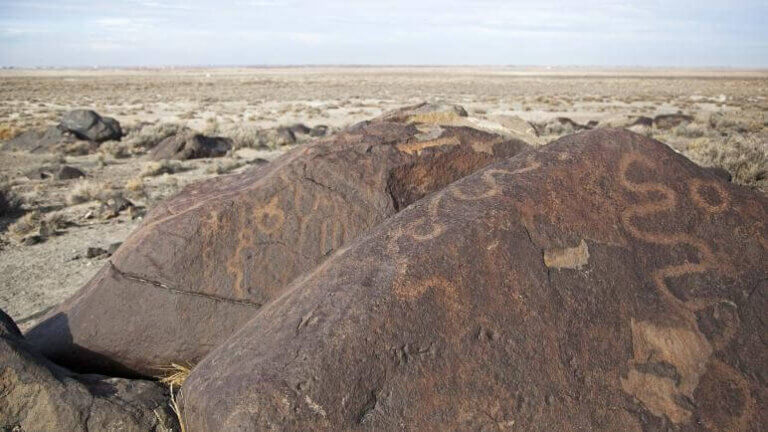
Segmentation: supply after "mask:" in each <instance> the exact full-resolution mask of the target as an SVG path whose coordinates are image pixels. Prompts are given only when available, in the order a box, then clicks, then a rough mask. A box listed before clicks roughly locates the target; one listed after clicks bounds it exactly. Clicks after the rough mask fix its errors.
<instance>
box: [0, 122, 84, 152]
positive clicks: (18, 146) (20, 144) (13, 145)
mask: <svg viewBox="0 0 768 432" xmlns="http://www.w3.org/2000/svg"><path fill="white" fill-rule="evenodd" d="M74 141H75V136H74V135H73V134H71V133H70V132H68V131H67V130H65V129H63V128H61V127H58V126H50V127H48V128H45V129H32V130H28V131H26V132H23V133H21V134H20V135H18V136H16V137H15V138H12V139H10V140H8V141H6V142H5V144H3V150H7V151H26V152H30V153H46V152H51V151H53V150H55V149H56V148H57V147H59V146H60V145H62V144H67V143H71V142H74Z"/></svg>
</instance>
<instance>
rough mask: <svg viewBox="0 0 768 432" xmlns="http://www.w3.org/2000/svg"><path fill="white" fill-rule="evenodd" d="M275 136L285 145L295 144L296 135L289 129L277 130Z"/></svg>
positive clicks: (281, 128)
mask: <svg viewBox="0 0 768 432" xmlns="http://www.w3.org/2000/svg"><path fill="white" fill-rule="evenodd" d="M277 136H278V137H279V138H280V139H281V140H282V142H283V143H285V144H295V143H296V134H294V133H293V131H292V130H291V129H289V128H285V127H279V128H277Z"/></svg>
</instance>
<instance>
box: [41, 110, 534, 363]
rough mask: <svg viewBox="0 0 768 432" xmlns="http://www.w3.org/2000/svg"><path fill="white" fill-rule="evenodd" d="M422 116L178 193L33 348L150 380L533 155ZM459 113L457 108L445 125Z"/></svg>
mask: <svg viewBox="0 0 768 432" xmlns="http://www.w3.org/2000/svg"><path fill="white" fill-rule="evenodd" d="M430 109H431V110H432V111H431V112H432V113H433V114H434V115H433V116H432V117H427V118H421V119H416V120H414V119H413V118H412V116H413V115H415V114H414V112H415V113H417V114H419V115H421V114H424V113H425V112H426V110H425V109H424V107H423V105H419V106H417V107H414V108H413V109H412V111H413V112H409V111H408V109H405V110H398V111H397V116H399V117H397V119H396V120H391V118H392V117H388V116H385V117H383V118H379V119H375V120H373V121H370V122H367V123H366V124H364V125H362V126H360V127H358V128H356V129H354V130H350V131H347V132H342V133H339V134H337V135H334V136H333V137H332V138H329V139H326V140H319V141H317V142H315V143H313V144H309V145H308V146H306V147H302V148H297V149H294V150H293V151H291V152H289V153H287V154H285V155H284V156H282V157H280V158H279V159H277V160H275V161H274V162H272V163H270V164H268V165H261V166H257V167H254V168H251V170H249V171H246V172H244V173H242V174H235V175H228V176H222V177H218V178H215V179H211V180H208V181H204V182H201V183H198V184H195V185H191V186H189V187H187V188H185V189H184V190H183V191H182V192H181V193H180V194H178V195H177V196H175V197H173V198H171V199H169V200H167V201H165V202H164V203H162V204H160V205H158V206H157V207H155V208H154V209H153V211H152V212H151V213H150V214H149V215H147V217H146V218H145V220H144V222H143V224H142V225H141V227H140V228H139V229H138V230H137V231H136V232H135V233H134V234H133V235H132V236H130V237H129V238H128V239H127V240H126V241H125V242H124V243H123V245H122V246H121V247H120V249H119V250H117V251H116V253H115V254H114V255H113V256H112V258H111V259H110V261H109V263H108V264H107V265H106V266H105V267H104V268H102V269H101V270H100V271H99V273H97V275H96V276H95V277H94V278H93V279H92V280H91V281H90V282H89V283H88V284H87V285H86V286H85V287H83V288H82V289H81V290H80V291H79V292H78V293H77V294H76V295H75V296H73V297H72V298H71V299H69V300H68V301H67V302H65V303H64V304H63V305H62V306H60V307H59V308H58V309H56V310H54V311H53V312H51V313H50V314H49V315H48V317H47V319H46V320H45V321H44V322H42V323H41V324H39V325H38V326H37V327H35V328H34V329H32V330H31V331H30V333H29V334H28V337H29V338H30V340H31V341H33V343H35V345H36V346H38V347H39V348H40V349H41V350H43V351H44V352H45V354H46V355H48V356H50V357H51V358H53V359H55V360H56V361H58V362H60V363H62V364H65V365H68V366H70V367H73V368H80V369H87V370H101V371H110V372H113V373H136V372H138V373H142V374H148V375H152V374H156V373H157V369H156V368H157V367H158V366H163V365H168V364H170V363H171V362H176V363H180V362H192V363H194V362H196V361H198V360H199V359H200V358H202V356H203V355H205V354H206V353H207V352H208V351H210V350H211V349H212V348H213V347H215V346H216V345H218V344H219V343H220V342H221V341H223V339H224V338H225V337H226V336H227V335H230V334H232V333H233V332H234V331H235V330H237V329H238V328H239V327H240V325H241V324H242V323H244V322H245V321H247V320H248V319H249V318H250V317H252V316H253V315H254V314H255V313H256V312H257V311H258V310H259V309H260V308H261V306H262V305H264V304H266V303H268V302H269V301H270V300H272V299H274V298H276V297H278V296H280V295H281V294H282V293H283V291H284V289H285V287H286V286H287V285H288V284H289V283H290V282H291V281H293V280H294V279H296V278H297V277H299V276H300V275H301V274H303V273H305V272H307V271H309V270H311V269H312V268H314V267H315V266H317V265H318V264H319V263H321V262H322V261H324V260H325V258H326V257H327V256H328V255H329V254H331V253H332V252H333V251H334V250H335V249H338V248H339V247H342V246H343V245H345V244H347V243H348V242H349V241H351V240H353V239H354V238H356V237H357V236H359V235H360V234H362V233H363V232H365V231H366V230H368V229H370V228H371V227H374V226H376V225H377V224H379V223H381V222H382V221H383V220H385V219H386V218H388V217H390V216H392V215H393V214H395V213H396V212H397V211H399V210H400V209H402V208H404V207H406V206H407V205H409V204H410V203H412V202H414V201H416V200H418V199H420V198H422V197H423V196H425V195H427V194H429V193H431V192H433V191H435V190H438V189H440V188H441V187H443V186H444V185H446V184H449V183H451V182H452V181H454V180H456V179H459V178H461V177H463V176H465V175H467V174H469V173H471V172H473V171H475V170H477V169H479V168H481V167H483V166H486V165H488V164H490V163H492V162H494V161H498V160H501V159H504V158H506V157H509V156H512V155H515V154H517V153H519V152H520V151H522V150H524V149H525V148H527V147H528V146H527V145H526V144H525V143H523V142H521V141H519V140H507V139H504V138H503V137H501V136H499V135H496V134H490V133H487V132H482V131H478V130H475V129H470V128H467V127H454V126H441V122H442V119H443V116H442V115H440V114H439V112H440V111H438V110H439V109H441V108H439V107H432V108H430ZM444 112H450V113H454V112H456V111H455V109H454V108H453V107H448V108H446V111H444Z"/></svg>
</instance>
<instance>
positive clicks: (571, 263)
mask: <svg viewBox="0 0 768 432" xmlns="http://www.w3.org/2000/svg"><path fill="white" fill-rule="evenodd" d="M588 262H589V248H588V247H587V242H585V241H584V240H582V241H581V243H579V245H578V246H575V247H572V248H564V249H547V250H545V251H544V265H546V266H547V267H550V268H552V267H554V268H567V269H578V268H581V267H584V266H585V265H587V263H588Z"/></svg>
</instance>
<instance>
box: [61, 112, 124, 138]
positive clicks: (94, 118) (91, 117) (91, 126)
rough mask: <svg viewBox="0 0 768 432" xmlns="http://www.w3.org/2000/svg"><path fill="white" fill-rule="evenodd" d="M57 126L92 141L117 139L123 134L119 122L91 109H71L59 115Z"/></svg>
mask: <svg viewBox="0 0 768 432" xmlns="http://www.w3.org/2000/svg"><path fill="white" fill-rule="evenodd" d="M59 127H60V128H62V129H64V130H67V131H69V132H71V133H73V134H75V136H77V137H78V138H80V139H85V140H89V141H93V142H98V143H100V142H104V141H108V140H119V139H120V138H121V137H122V136H123V130H122V129H121V128H120V123H119V122H118V121H117V120H115V119H113V118H112V117H102V116H100V115H99V114H98V113H96V112H95V111H92V110H84V109H78V110H72V111H69V112H67V113H66V114H64V115H63V116H62V117H61V123H60V124H59Z"/></svg>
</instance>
